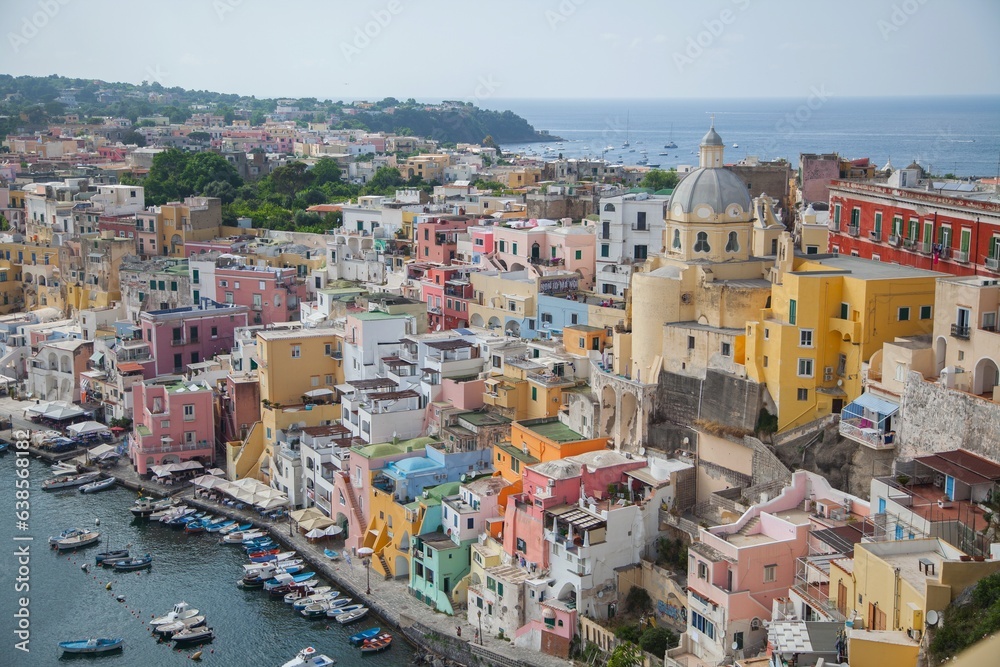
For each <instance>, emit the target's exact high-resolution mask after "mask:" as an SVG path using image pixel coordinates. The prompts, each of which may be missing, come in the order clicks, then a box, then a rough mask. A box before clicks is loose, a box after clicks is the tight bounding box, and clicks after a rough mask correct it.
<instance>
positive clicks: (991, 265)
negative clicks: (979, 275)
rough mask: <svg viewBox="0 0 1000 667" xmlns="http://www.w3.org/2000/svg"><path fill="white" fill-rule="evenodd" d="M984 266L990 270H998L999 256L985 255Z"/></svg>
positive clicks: (999, 268) (999, 269)
mask: <svg viewBox="0 0 1000 667" xmlns="http://www.w3.org/2000/svg"><path fill="white" fill-rule="evenodd" d="M986 268H987V269H989V270H990V271H1000V257H987V258H986Z"/></svg>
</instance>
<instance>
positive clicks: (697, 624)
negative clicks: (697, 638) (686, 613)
mask: <svg viewBox="0 0 1000 667" xmlns="http://www.w3.org/2000/svg"><path fill="white" fill-rule="evenodd" d="M691 627H693V628H694V629H695V630H698V631H699V632H702V633H704V634H705V636H707V637H708V638H709V639H715V625H714V624H713V623H712V622H711V621H710V620H708V619H707V618H705V617H704V616H702V615H701V614H699V613H698V612H696V611H692V612H691Z"/></svg>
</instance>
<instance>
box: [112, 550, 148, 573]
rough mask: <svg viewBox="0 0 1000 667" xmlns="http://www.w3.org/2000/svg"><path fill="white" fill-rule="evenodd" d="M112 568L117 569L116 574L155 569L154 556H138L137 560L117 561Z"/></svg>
mask: <svg viewBox="0 0 1000 667" xmlns="http://www.w3.org/2000/svg"><path fill="white" fill-rule="evenodd" d="M111 567H113V568H114V569H115V572H131V571H132V570H144V569H145V568H147V567H153V556H152V554H146V555H145V556H136V557H135V558H128V559H126V560H120V561H117V562H116V563H115V564H114V565H112V566H111Z"/></svg>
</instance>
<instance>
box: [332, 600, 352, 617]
mask: <svg viewBox="0 0 1000 667" xmlns="http://www.w3.org/2000/svg"><path fill="white" fill-rule="evenodd" d="M352 602H354V600H352V599H351V598H337V599H336V600H330V607H329V609H327V610H326V615H327V616H329V617H330V618H335V617H337V616H339V615H340V614H341V613H342V612H341V610H342V609H344V608H346V607H357V606H358V605H356V604H351V603H352Z"/></svg>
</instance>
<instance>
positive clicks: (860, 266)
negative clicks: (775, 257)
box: [792, 255, 947, 280]
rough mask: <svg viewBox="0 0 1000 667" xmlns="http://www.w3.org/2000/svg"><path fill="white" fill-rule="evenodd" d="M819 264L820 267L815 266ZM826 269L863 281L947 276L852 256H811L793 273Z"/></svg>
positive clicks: (800, 273) (809, 272) (810, 272)
mask: <svg viewBox="0 0 1000 667" xmlns="http://www.w3.org/2000/svg"><path fill="white" fill-rule="evenodd" d="M817 264H818V265H819V267H816V266H815V265H817ZM809 265H814V266H809ZM824 268H825V269H827V270H829V271H836V272H845V273H847V274H849V275H850V276H851V277H854V278H860V279H861V280H898V279H901V278H942V277H945V276H946V275H947V274H944V273H939V272H937V271H926V270H924V269H916V268H913V267H911V266H903V265H902V264H890V263H888V262H878V261H873V260H870V259H862V258H861V257H852V256H850V255H809V256H808V257H807V258H806V261H805V262H803V263H802V264H800V265H799V266H798V267H797V268H796V270H794V271H792V273H793V274H795V275H809V274H815V273H823V272H824V271H823V269H824Z"/></svg>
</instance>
